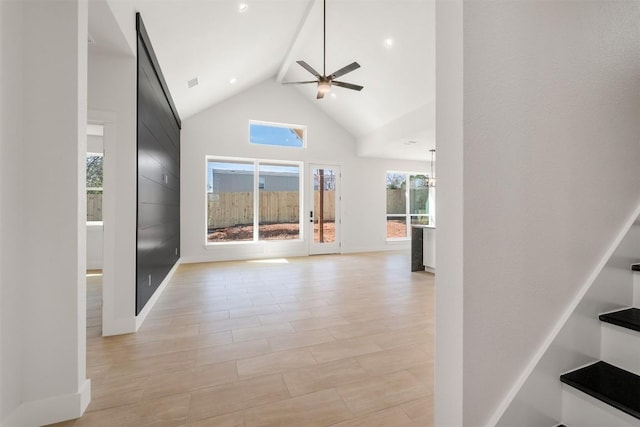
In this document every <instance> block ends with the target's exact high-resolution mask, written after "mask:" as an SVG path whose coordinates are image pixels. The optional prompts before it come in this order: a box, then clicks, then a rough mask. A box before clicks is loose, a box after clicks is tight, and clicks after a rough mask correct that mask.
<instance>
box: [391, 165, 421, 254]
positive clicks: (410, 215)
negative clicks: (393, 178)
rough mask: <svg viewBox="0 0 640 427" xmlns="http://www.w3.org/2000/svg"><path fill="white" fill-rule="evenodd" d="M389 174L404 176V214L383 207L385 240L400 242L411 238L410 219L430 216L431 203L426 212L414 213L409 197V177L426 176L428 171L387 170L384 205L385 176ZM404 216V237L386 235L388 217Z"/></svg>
mask: <svg viewBox="0 0 640 427" xmlns="http://www.w3.org/2000/svg"><path fill="white" fill-rule="evenodd" d="M390 174H397V175H404V178H405V190H404V191H405V213H404V214H398V213H388V212H387V209H386V207H385V214H386V216H385V238H386V241H387V242H401V241H406V240H410V239H411V226H412V225H413V223H412V221H411V219H412V218H414V217H416V218H420V217H425V218H427V220H428V219H429V217H430V211H431V204H429V212H426V213H424V214H414V213H411V197H410V190H411V188H410V187H411V177H415V176H426V177H428V176H429V174H428V173H424V172H407V171H396V170H388V171H387V172H386V173H385V205H386V202H387V194H386V190H387V189H388V188H387V177H388V176H389V175H390ZM401 217H404V220H405V227H406V230H407V233H406V235H405V236H404V237H389V236H388V235H387V230H386V227H387V223H388V221H389V218H401Z"/></svg>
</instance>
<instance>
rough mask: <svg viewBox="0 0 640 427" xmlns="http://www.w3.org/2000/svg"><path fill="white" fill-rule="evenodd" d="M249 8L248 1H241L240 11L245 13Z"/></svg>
mask: <svg viewBox="0 0 640 427" xmlns="http://www.w3.org/2000/svg"><path fill="white" fill-rule="evenodd" d="M248 9H249V5H248V4H247V3H240V4H239V5H238V12H240V13H244V12H246V11H247V10H248Z"/></svg>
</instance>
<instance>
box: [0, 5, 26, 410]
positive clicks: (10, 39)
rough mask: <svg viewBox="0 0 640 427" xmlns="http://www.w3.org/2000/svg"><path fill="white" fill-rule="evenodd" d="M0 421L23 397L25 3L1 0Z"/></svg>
mask: <svg viewBox="0 0 640 427" xmlns="http://www.w3.org/2000/svg"><path fill="white" fill-rule="evenodd" d="M0 19H1V20H0V67H1V68H0V79H1V80H0V101H1V102H0V162H1V163H0V197H1V201H0V203H1V204H0V217H1V218H2V221H0V234H1V236H2V238H1V239H0V252H1V253H2V256H0V295H1V299H0V304H1V305H0V328H1V329H0V351H1V354H0V381H1V383H0V416H1V417H2V418H0V422H2V420H4V419H6V418H7V416H8V415H9V414H11V413H12V412H14V411H15V410H16V408H17V407H18V406H19V405H20V402H21V399H22V377H21V372H22V369H23V364H22V348H23V343H22V336H21V334H20V313H21V310H20V307H21V304H20V301H21V300H22V296H21V295H22V290H23V289H22V283H23V282H22V280H21V278H20V274H21V271H20V270H21V269H20V259H21V258H22V256H21V255H20V253H21V252H22V251H23V246H22V240H21V239H20V230H22V228H23V223H22V214H21V213H22V197H21V195H22V191H21V184H20V180H19V177H20V166H21V162H22V154H21V141H22V93H21V92H22V31H21V28H22V8H21V5H20V3H18V2H0Z"/></svg>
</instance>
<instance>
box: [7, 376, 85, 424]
mask: <svg viewBox="0 0 640 427" xmlns="http://www.w3.org/2000/svg"><path fill="white" fill-rule="evenodd" d="M90 401H91V380H85V381H84V383H83V384H82V387H80V389H79V390H78V392H77V393H72V394H65V395H61V396H54V397H49V398H46V399H41V400H34V401H30V402H25V403H23V404H22V405H20V406H19V407H17V408H16V409H15V410H14V411H13V412H12V413H11V414H10V415H9V416H8V417H7V418H6V419H5V420H4V422H3V423H2V427H39V426H42V425H47V424H53V423H58V422H61V421H66V420H72V419H75V418H80V417H81V416H82V414H84V411H85V410H86V409H87V406H89V402H90Z"/></svg>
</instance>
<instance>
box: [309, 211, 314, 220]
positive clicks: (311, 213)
mask: <svg viewBox="0 0 640 427" xmlns="http://www.w3.org/2000/svg"><path fill="white" fill-rule="evenodd" d="M309 222H313V211H309Z"/></svg>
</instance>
